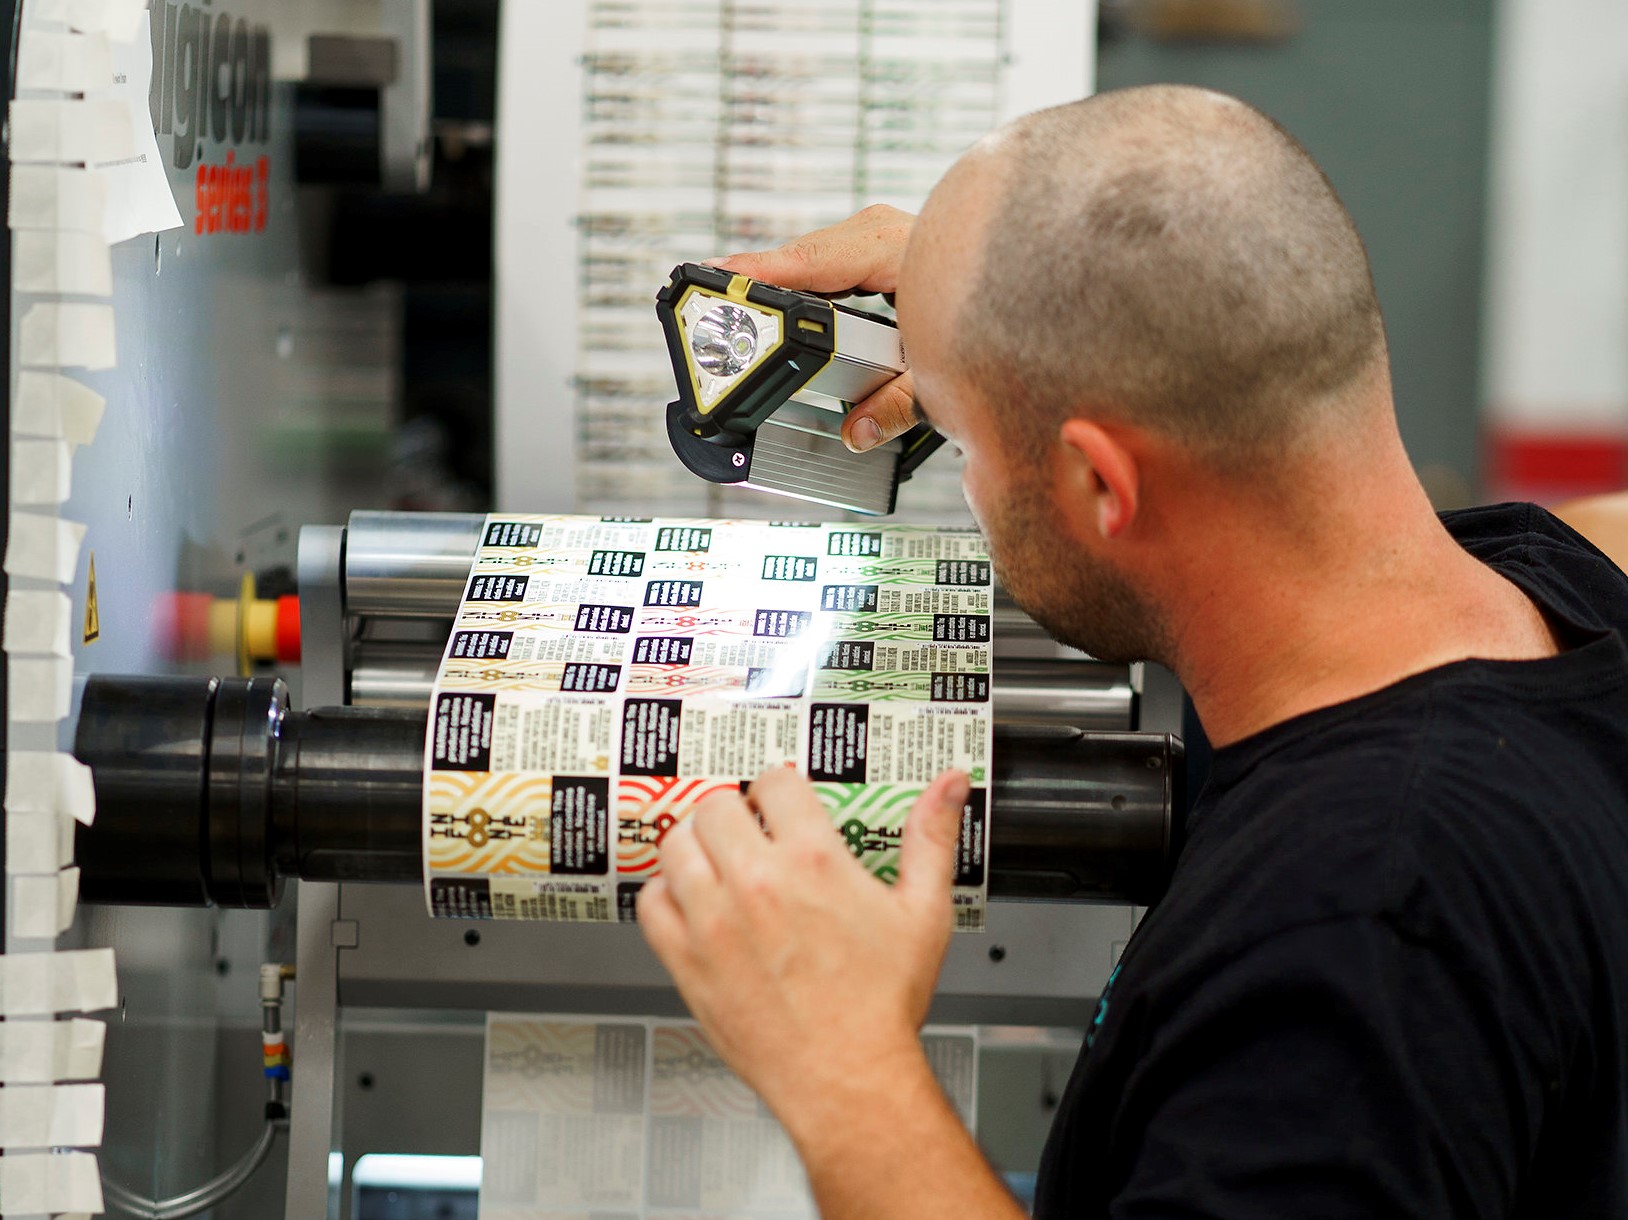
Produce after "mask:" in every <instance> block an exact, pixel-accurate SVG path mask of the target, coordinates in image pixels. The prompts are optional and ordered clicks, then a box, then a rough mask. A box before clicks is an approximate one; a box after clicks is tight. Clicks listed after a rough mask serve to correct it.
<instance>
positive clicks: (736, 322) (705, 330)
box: [690, 305, 757, 377]
mask: <svg viewBox="0 0 1628 1220" xmlns="http://www.w3.org/2000/svg"><path fill="white" fill-rule="evenodd" d="M690 351H691V352H693V353H694V354H695V362H696V364H698V365H700V366H701V367H702V368H703V369H705V370H706V371H707V372H708V373H711V374H712V375H713V376H714V377H733V376H734V375H735V374H736V373H739V372H740V371H741V370H743V369H745V368H746V367H747V366H748V365H750V364H751V363H752V359H753V357H755V356H756V355H757V324H756V323H755V322H753V321H752V315H751V314H749V313H747V312H746V310H744V309H742V308H741V307H740V306H739V305H715V306H713V307H712V308H711V309H709V310H707V312H706V313H704V314H702V315H701V317H700V318H698V319H697V320H696V323H695V328H694V330H693V331H692V332H691V334H690Z"/></svg>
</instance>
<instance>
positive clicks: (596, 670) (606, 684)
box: [560, 661, 622, 694]
mask: <svg viewBox="0 0 1628 1220" xmlns="http://www.w3.org/2000/svg"><path fill="white" fill-rule="evenodd" d="M621 676H622V667H621V666H620V665H601V664H598V663H596V662H589V661H572V662H571V663H570V664H568V665H567V666H566V667H565V669H564V670H563V671H562V672H561V674H560V689H561V690H577V691H590V692H592V693H594V694H604V693H605V692H606V691H613V690H615V689H616V683H617V681H618V679H620V678H621Z"/></svg>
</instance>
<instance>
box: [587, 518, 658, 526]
mask: <svg viewBox="0 0 1628 1220" xmlns="http://www.w3.org/2000/svg"><path fill="white" fill-rule="evenodd" d="M599 520H600V521H601V522H603V523H604V524H605V525H649V524H650V523H651V522H652V521H654V520H655V518H654V517H601V518H600V519H599Z"/></svg>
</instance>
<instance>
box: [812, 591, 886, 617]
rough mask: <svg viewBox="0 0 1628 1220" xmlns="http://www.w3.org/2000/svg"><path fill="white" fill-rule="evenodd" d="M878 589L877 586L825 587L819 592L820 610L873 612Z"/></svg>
mask: <svg viewBox="0 0 1628 1220" xmlns="http://www.w3.org/2000/svg"><path fill="white" fill-rule="evenodd" d="M879 588H880V586H879V585H826V586H825V587H824V588H823V589H821V590H820V609H821V610H860V611H866V612H869V611H873V610H875V609H876V594H877V591H878V589H879Z"/></svg>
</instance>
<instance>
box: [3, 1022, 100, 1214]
mask: <svg viewBox="0 0 1628 1220" xmlns="http://www.w3.org/2000/svg"><path fill="white" fill-rule="evenodd" d="M106 1041H107V1026H106V1025H104V1024H102V1022H100V1021H91V1020H88V1019H86V1018H84V1017H75V1018H73V1019H72V1020H68V1021H7V1022H5V1023H4V1024H0V1081H4V1082H5V1083H7V1084H51V1083H53V1082H55V1081H59V1080H95V1079H96V1077H98V1076H100V1075H101V1074H102V1048H103V1046H104V1045H105V1043H106ZM3 1212H4V1206H3V1200H0V1213H3Z"/></svg>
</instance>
